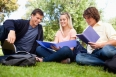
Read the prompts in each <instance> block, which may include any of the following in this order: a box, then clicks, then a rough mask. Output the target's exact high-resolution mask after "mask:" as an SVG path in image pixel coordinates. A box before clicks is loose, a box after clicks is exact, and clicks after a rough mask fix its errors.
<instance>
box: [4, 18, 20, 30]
mask: <svg viewBox="0 0 116 77" xmlns="http://www.w3.org/2000/svg"><path fill="white" fill-rule="evenodd" d="M20 22H21V19H20V20H13V19H9V20H6V21H5V22H4V23H3V26H4V27H5V29H7V30H8V31H10V30H14V31H15V28H20V27H21V26H19V25H21V23H20Z"/></svg>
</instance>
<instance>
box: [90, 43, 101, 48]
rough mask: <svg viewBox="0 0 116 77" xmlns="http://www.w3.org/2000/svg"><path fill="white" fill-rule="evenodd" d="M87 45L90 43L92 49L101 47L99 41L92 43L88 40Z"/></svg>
mask: <svg viewBox="0 0 116 77" xmlns="http://www.w3.org/2000/svg"><path fill="white" fill-rule="evenodd" d="M89 45H90V46H91V47H92V48H93V49H99V48H102V44H101V43H93V42H89Z"/></svg>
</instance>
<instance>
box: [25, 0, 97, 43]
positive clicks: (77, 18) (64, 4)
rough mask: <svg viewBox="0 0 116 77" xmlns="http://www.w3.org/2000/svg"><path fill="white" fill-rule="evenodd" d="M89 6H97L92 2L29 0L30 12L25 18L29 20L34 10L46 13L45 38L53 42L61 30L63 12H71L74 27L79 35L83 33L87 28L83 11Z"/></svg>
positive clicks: (85, 0)
mask: <svg viewBox="0 0 116 77" xmlns="http://www.w3.org/2000/svg"><path fill="white" fill-rule="evenodd" d="M89 6H96V4H95V1H91V0H28V3H27V4H26V7H27V8H28V12H27V14H26V15H25V17H24V18H29V15H30V13H31V11H32V9H35V8H40V9H42V10H43V11H44V14H45V17H44V19H43V23H45V24H44V38H45V40H47V41H52V40H53V39H54V35H55V33H56V31H57V30H58V29H59V21H58V20H59V16H60V13H61V12H69V13H70V14H71V16H72V20H73V26H74V28H75V29H76V31H77V33H81V32H82V31H83V29H84V28H85V26H86V23H85V21H84V18H83V15H82V14H83V11H84V10H85V9H86V8H87V7H89Z"/></svg>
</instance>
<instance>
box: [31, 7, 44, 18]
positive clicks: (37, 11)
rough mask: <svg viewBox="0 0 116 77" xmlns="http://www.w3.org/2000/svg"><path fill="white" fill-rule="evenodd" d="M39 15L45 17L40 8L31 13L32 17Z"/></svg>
mask: <svg viewBox="0 0 116 77" xmlns="http://www.w3.org/2000/svg"><path fill="white" fill-rule="evenodd" d="M37 13H38V14H40V15H41V16H44V14H43V11H42V10H41V9H39V8H37V9H34V10H33V12H32V13H31V15H32V14H33V15H36V14H37Z"/></svg>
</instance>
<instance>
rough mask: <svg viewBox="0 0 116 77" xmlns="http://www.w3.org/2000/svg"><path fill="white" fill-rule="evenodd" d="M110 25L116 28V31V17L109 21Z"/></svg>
mask: <svg viewBox="0 0 116 77" xmlns="http://www.w3.org/2000/svg"><path fill="white" fill-rule="evenodd" d="M109 23H111V24H112V26H113V27H114V29H115V30H116V17H114V18H112V19H110V20H109Z"/></svg>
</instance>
